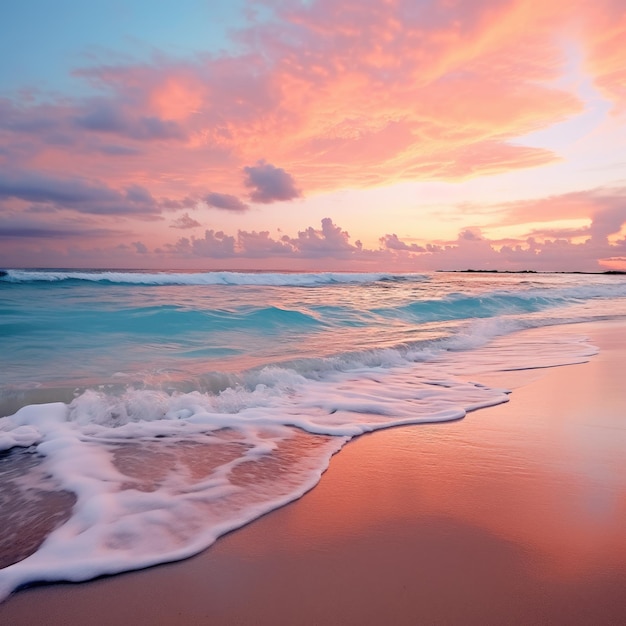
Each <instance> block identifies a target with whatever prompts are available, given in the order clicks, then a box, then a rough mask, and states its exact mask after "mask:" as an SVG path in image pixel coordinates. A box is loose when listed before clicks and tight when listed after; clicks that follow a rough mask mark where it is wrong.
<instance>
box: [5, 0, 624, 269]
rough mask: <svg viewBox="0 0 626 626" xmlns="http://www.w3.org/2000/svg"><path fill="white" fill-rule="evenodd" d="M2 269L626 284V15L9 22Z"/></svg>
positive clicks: (111, 12)
mask: <svg viewBox="0 0 626 626" xmlns="http://www.w3.org/2000/svg"><path fill="white" fill-rule="evenodd" d="M0 267H13V268H16V267H64V268H105V267H110V268H137V269H139V268H145V269H197V270H202V269H207V270H211V269H240V270H243V269H265V270H271V269H276V270H281V269H283V270H311V271H332V270H338V271H341V270H345V271H348V270H355V271H364V270H365V271H423V270H437V269H499V270H537V271H543V270H547V271H552V270H555V271H604V270H610V269H626V3H624V1H623V0H593V1H592V0H567V2H565V1H564V0H550V1H549V2H539V1H538V0H227V1H226V0H224V1H223V0H176V2H174V1H171V0H162V1H160V2H152V1H149V0H90V2H83V1H82V0H21V1H20V2H19V3H18V2H2V3H0Z"/></svg>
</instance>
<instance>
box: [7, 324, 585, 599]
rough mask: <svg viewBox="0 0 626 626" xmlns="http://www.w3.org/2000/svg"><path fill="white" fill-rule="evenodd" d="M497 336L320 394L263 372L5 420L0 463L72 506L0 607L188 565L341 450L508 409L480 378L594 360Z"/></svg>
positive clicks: (13, 580)
mask: <svg viewBox="0 0 626 626" xmlns="http://www.w3.org/2000/svg"><path fill="white" fill-rule="evenodd" d="M499 332H504V331H503V330H502V329H500V330H498V331H494V327H493V325H491V326H489V327H488V328H487V327H485V328H484V329H483V330H481V327H480V326H476V327H475V328H474V330H473V332H472V333H469V334H468V335H466V336H464V337H460V338H457V339H455V341H456V343H455V344H451V343H448V344H446V345H445V347H444V348H441V347H440V348H439V349H435V348H433V349H431V350H430V351H426V352H424V351H421V352H420V353H419V354H411V353H410V352H406V351H404V352H402V353H400V352H397V351H396V352H394V354H391V352H392V351H390V354H389V358H388V359H386V360H385V359H382V361H385V362H384V363H382V362H381V363H380V364H379V365H372V364H371V363H365V362H364V361H361V362H359V361H355V362H354V363H353V364H352V365H351V367H349V368H346V367H344V368H343V369H336V368H329V369H328V370H327V371H325V372H323V374H322V375H319V376H317V377H316V379H315V380H312V379H311V378H310V377H306V376H304V375H303V374H302V373H300V372H298V371H295V370H293V369H286V368H280V367H271V368H265V369H263V370H261V371H259V372H256V373H255V375H254V376H255V377H256V378H255V379H254V381H253V383H252V384H248V386H247V387H245V388H244V387H237V388H233V387H231V388H228V389H226V390H224V391H222V392H221V393H219V394H217V395H210V394H202V393H199V392H193V393H185V394H183V393H181V394H174V395H168V394H167V393H164V392H160V391H150V390H132V389H130V390H127V391H126V392H125V393H124V394H122V395H119V396H113V395H107V394H106V393H103V392H100V391H93V390H90V391H86V392H84V393H83V394H82V395H80V396H79V397H77V398H76V399H75V400H74V401H73V402H72V403H70V404H63V403H52V404H42V405H30V406H26V407H23V408H22V409H20V410H19V411H18V412H17V413H15V414H14V415H12V416H9V417H5V418H1V419H0V450H7V449H9V448H12V447H15V446H21V447H26V446H32V447H33V449H36V452H37V454H38V455H39V456H40V458H41V465H40V467H41V468H43V469H45V471H46V472H47V473H48V474H49V475H50V476H51V477H52V478H53V481H52V482H53V484H54V485H58V486H59V488H60V489H63V490H66V491H69V492H72V493H73V494H75V496H76V503H75V504H74V507H73V509H72V511H71V516H70V517H69V519H68V520H67V521H65V522H64V523H63V524H62V525H60V526H59V527H57V528H56V529H55V530H54V531H53V532H51V533H50V534H49V535H48V536H47V537H46V538H45V541H44V542H43V543H42V544H41V546H40V547H39V548H38V549H37V550H36V551H35V552H34V553H33V554H31V555H30V556H27V557H26V558H24V559H23V560H21V561H19V562H17V563H14V564H11V565H9V566H8V567H5V568H4V569H2V570H0V597H2V598H4V597H6V596H7V595H8V594H10V593H11V592H12V591H13V590H14V589H16V588H18V587H19V586H21V585H24V584H27V583H30V582H35V581H55V580H56V581H59V580H69V581H82V580H87V579H90V578H93V577H96V576H99V575H103V574H113V573H117V572H122V571H127V570H131V569H138V568H143V567H147V566H150V565H154V564H157V563H163V562H167V561H174V560H178V559H182V558H185V557H188V556H191V555H193V554H196V553H197V552H199V551H201V550H203V549H204V548H206V547H208V546H209V545H211V544H212V543H213V542H214V541H215V540H216V539H217V538H218V537H219V536H220V535H222V534H224V533H226V532H228V531H230V530H233V529H235V528H238V527H240V526H242V525H244V524H246V523H248V522H250V521H251V520H253V519H255V518H257V517H259V516H260V515H262V514H264V513H266V512H268V511H270V510H273V509H275V508H277V507H280V506H282V505H284V504H286V503H288V502H290V501H293V500H295V499H297V498H299V497H301V496H302V495H303V494H304V493H305V492H306V491H308V490H309V489H311V488H312V487H313V486H314V485H315V484H316V483H317V482H318V481H319V479H320V477H321V474H322V473H323V471H324V470H325V469H326V468H327V466H328V463H329V461H330V458H331V456H332V455H333V454H334V453H336V452H337V451H338V450H339V449H340V448H341V447H342V446H343V445H344V444H345V443H346V442H347V441H349V439H350V438H352V437H354V436H357V435H360V434H362V433H365V432H369V431H374V430H377V429H381V428H388V427H392V426H399V425H407V424H419V423H424V422H444V421H449V420H456V419H460V418H463V417H464V416H465V415H466V413H467V412H468V411H471V410H474V409H478V408H482V407H487V406H492V405H495V404H498V403H501V402H505V401H506V400H507V397H508V396H507V393H508V392H507V391H506V390H503V389H494V388H490V387H487V386H485V385H483V384H481V383H480V382H469V381H470V380H473V381H476V380H479V379H480V375H481V373H486V372H490V371H502V370H507V369H523V368H536V367H552V366H555V365H562V364H566V363H577V362H581V361H584V360H587V359H588V358H589V357H590V356H591V355H592V354H593V353H594V352H595V350H594V348H593V347H592V346H589V344H588V343H586V341H584V339H582V338H579V337H576V336H575V335H572V332H571V331H568V332H565V333H564V331H563V329H562V328H560V329H552V328H544V329H540V330H537V331H533V332H532V333H526V334H525V335H524V338H523V341H521V340H520V339H519V335H510V336H505V337H500V338H499V339H497V340H496V341H494V342H492V343H489V344H487V345H482V344H484V343H485V340H486V337H487V336H488V335H494V334H495V335H497V334H498V333H499ZM476 345H478V346H481V347H478V348H475V346H476ZM468 347H473V348H475V349H471V350H469V351H468V350H464V348H468ZM359 358H362V357H359ZM24 488H25V489H27V488H28V484H27V481H25V485H24Z"/></svg>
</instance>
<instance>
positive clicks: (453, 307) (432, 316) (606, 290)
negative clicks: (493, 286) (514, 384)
mask: <svg viewBox="0 0 626 626" xmlns="http://www.w3.org/2000/svg"><path fill="white" fill-rule="evenodd" d="M625 296H626V283H624V282H620V283H614V284H610V283H609V284H600V285H584V286H579V287H562V288H553V287H552V288H533V289H528V290H517V291H505V290H498V291H492V292H485V293H482V294H479V295H470V294H466V293H453V294H449V295H447V296H444V297H442V298H438V299H429V300H416V301H414V302H410V303H408V304H403V305H400V306H397V307H386V308H378V309H374V310H373V312H374V313H376V314H378V315H381V316H383V317H387V318H394V319H402V320H404V321H412V322H420V323H423V322H434V321H450V320H462V319H471V318H485V317H498V316H501V315H509V314H522V315H523V314H527V313H536V312H539V311H545V310H546V309H551V308H555V307H562V306H567V305H572V304H580V303H584V302H587V301H590V300H596V299H603V298H604V299H606V298H623V297H625Z"/></svg>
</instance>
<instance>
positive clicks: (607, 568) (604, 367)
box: [0, 322, 626, 626]
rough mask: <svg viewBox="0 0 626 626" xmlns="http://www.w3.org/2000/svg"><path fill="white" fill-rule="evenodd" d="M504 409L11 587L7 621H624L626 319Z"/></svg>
mask: <svg viewBox="0 0 626 626" xmlns="http://www.w3.org/2000/svg"><path fill="white" fill-rule="evenodd" d="M576 330H577V331H578V332H580V334H584V335H587V336H589V337H590V338H591V340H592V342H593V343H594V344H595V345H596V346H598V347H599V348H600V353H599V354H598V356H596V357H594V358H593V359H592V360H591V361H590V362H589V363H585V364H581V365H571V366H566V367H559V368H553V369H546V370H542V371H526V372H518V373H510V374H503V375H499V376H494V377H492V379H491V380H488V381H486V382H488V383H491V384H494V385H498V386H512V387H514V391H513V394H512V396H511V401H510V402H509V403H507V404H504V405H500V406H497V407H493V408H490V409H484V410H480V411H477V412H474V413H471V414H470V415H468V416H467V418H466V419H464V420H462V421H460V422H454V423H446V424H438V425H428V426H413V427H407V428H395V429H390V430H387V431H382V432H377V433H374V434H372V435H367V436H363V437H361V438H359V439H357V440H355V441H353V442H350V443H349V444H348V445H347V446H346V447H345V448H344V449H343V450H342V451H341V452H340V453H339V454H338V455H336V456H335V457H334V458H333V460H332V462H331V465H330V468H329V469H328V471H327V472H326V474H325V475H324V476H323V478H322V480H321V482H320V484H319V485H318V486H317V487H316V488H315V489H313V490H312V491H311V492H309V493H308V494H307V495H305V496H304V497H303V498H302V499H301V500H299V501H297V502H295V503H293V504H291V505H289V506H286V507H284V508H282V509H280V510H277V511H274V512H272V513H270V514H268V515H266V516H264V517H263V518H261V519H259V520H257V521H255V522H253V523H252V524H250V525H248V526H246V527H244V528H242V529H240V530H238V531H235V532H233V533H231V534H229V535H227V536H225V537H222V538H221V539H220V540H218V542H217V543H216V544H215V545H214V546H212V547H211V548H210V549H208V550H207V551H205V552H204V553H202V554H200V555H198V556H196V557H193V558H191V559H189V560H187V561H184V562H179V563H173V564H168V565H164V566H159V567H155V568H152V569H149V570H144V571H140V572H131V573H128V574H124V575H120V576H115V577H111V578H103V579H99V580H96V581H92V582H89V583H84V584H76V585H74V584H65V585H58V584H57V585H50V586H42V587H36V588H31V589H26V590H22V591H19V592H17V593H15V594H14V595H13V596H11V597H10V598H9V599H8V600H7V601H5V602H4V603H3V604H1V605H0V623H2V624H12V625H15V626H17V625H21V624H29V625H32V624H50V625H55V624H85V623H89V624H92V625H97V624H121V623H135V624H268V625H269V624H360V625H362V624H617V623H626V600H625V599H624V591H625V590H626V532H625V530H624V529H625V528H626V455H625V454H624V451H625V450H626V391H625V390H624V364H626V324H625V323H623V322H619V323H617V322H610V323H593V324H584V325H579V326H578V327H577V328H576Z"/></svg>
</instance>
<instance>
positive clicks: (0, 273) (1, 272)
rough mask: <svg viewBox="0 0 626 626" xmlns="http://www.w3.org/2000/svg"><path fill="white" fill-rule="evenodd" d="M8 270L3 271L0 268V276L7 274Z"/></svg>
mask: <svg viewBox="0 0 626 626" xmlns="http://www.w3.org/2000/svg"><path fill="white" fill-rule="evenodd" d="M8 275H9V272H5V271H4V270H0V278H2V277H3V276H8Z"/></svg>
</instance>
